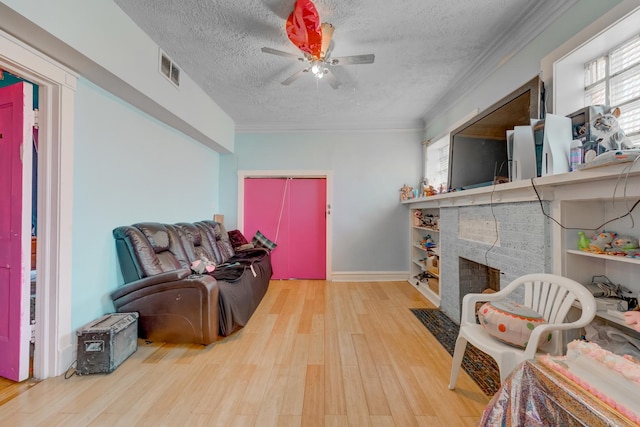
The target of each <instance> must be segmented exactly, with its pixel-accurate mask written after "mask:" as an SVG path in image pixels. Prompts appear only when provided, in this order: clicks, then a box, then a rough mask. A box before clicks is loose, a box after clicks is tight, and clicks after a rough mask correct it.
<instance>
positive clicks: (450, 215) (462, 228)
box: [440, 202, 553, 322]
mask: <svg viewBox="0 0 640 427" xmlns="http://www.w3.org/2000/svg"><path fill="white" fill-rule="evenodd" d="M544 206H545V210H546V211H548V210H549V206H548V203H547V202H544ZM550 236H551V225H550V221H549V220H548V219H547V218H545V217H544V215H543V214H542V212H541V210H540V205H539V203H538V202H517V203H499V204H494V205H493V206H491V205H478V206H460V207H441V208H440V251H441V254H442V256H441V259H440V275H441V283H440V286H441V290H440V309H441V310H442V311H443V312H444V313H445V314H446V315H447V316H449V317H450V318H451V319H452V320H454V321H455V322H460V309H461V306H462V298H463V297H464V295H466V294H467V293H470V292H471V293H477V292H482V291H483V290H484V289H486V288H491V287H493V288H496V289H501V288H503V287H504V286H506V285H507V284H508V283H509V282H511V281H512V280H514V279H515V278H517V277H519V276H522V275H524V274H529V273H549V272H551V271H552V269H553V265H552V259H551V237H550Z"/></svg>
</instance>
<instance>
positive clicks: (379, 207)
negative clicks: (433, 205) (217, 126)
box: [220, 131, 423, 273]
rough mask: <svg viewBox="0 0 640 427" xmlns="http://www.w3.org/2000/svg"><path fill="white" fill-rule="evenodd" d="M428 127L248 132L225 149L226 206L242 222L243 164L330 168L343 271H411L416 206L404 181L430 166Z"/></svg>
mask: <svg viewBox="0 0 640 427" xmlns="http://www.w3.org/2000/svg"><path fill="white" fill-rule="evenodd" d="M422 135H423V132H422V131H388V132H311V133H306V132H296V133H245V134H237V135H236V143H235V153H234V154H232V155H222V156H221V175H220V182H221V183H224V184H221V188H220V206H221V209H222V210H223V211H224V214H225V224H226V225H227V228H228V229H232V228H234V227H235V226H236V225H237V222H236V218H237V194H238V193H237V192H238V187H237V182H238V176H237V171H238V170H295V171H301V170H327V171H332V174H333V188H332V193H333V200H332V202H331V204H332V221H333V223H332V226H333V230H332V231H333V235H332V239H333V246H332V267H333V271H334V273H335V272H403V271H405V272H406V271H407V270H408V261H407V260H408V253H407V250H408V249H407V247H408V245H407V244H406V242H407V239H408V238H409V237H408V232H409V227H408V218H409V216H408V215H409V210H408V209H407V208H406V207H405V206H402V205H400V203H399V189H400V187H401V186H402V185H403V184H405V183H406V184H408V185H411V186H415V185H416V184H417V183H418V181H419V179H420V175H421V173H422V164H421V162H422V147H421V141H422Z"/></svg>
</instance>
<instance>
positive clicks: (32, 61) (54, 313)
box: [0, 31, 77, 379]
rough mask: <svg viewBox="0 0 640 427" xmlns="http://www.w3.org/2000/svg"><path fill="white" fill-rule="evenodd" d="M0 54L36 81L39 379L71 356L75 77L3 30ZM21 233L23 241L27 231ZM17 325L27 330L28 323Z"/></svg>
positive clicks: (1, 65)
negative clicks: (37, 109)
mask: <svg viewBox="0 0 640 427" xmlns="http://www.w3.org/2000/svg"><path fill="white" fill-rule="evenodd" d="M0 52H2V57H0V69H2V70H3V71H8V72H9V73H11V74H12V75H14V76H18V77H20V78H23V79H25V80H28V81H29V82H33V83H34V84H36V85H38V90H37V92H38V97H39V104H38V105H39V118H38V122H39V129H38V139H39V141H38V159H39V162H38V166H37V175H38V177H37V183H38V187H37V188H38V190H37V194H39V195H38V196H37V203H36V206H37V221H36V230H37V231H36V233H37V244H36V247H35V253H36V268H35V270H36V271H37V280H36V285H35V294H36V296H35V299H36V300H37V302H38V303H37V304H36V305H35V321H36V325H37V328H36V329H35V331H34V333H33V334H34V336H35V341H36V342H37V343H38V345H37V347H36V349H35V352H34V355H33V356H34V358H33V376H34V377H35V378H37V379H45V378H48V377H51V376H57V375H61V374H62V373H64V372H65V371H66V369H67V368H68V366H69V365H70V363H71V361H72V360H73V358H74V348H73V345H72V344H73V343H72V337H71V282H72V275H71V260H72V252H71V241H72V233H68V232H67V233H65V232H63V231H62V230H71V228H72V227H71V224H72V212H73V197H72V195H73V140H74V138H73V128H74V107H73V104H74V92H75V85H76V79H77V77H76V75H75V74H73V73H72V72H71V71H69V70H68V69H66V68H64V67H63V66H62V65H60V64H57V63H56V62H55V61H54V60H53V59H51V58H49V57H47V56H46V55H44V54H42V53H41V52H39V51H36V50H34V49H33V48H32V47H30V46H28V45H26V44H24V43H23V42H21V41H20V40H18V39H16V38H14V37H13V36H10V35H8V34H6V33H5V32H3V31H0ZM27 166H28V167H31V165H27ZM27 232H28V230H27ZM24 237H25V238H26V240H27V241H28V240H29V239H28V235H25V236H24ZM25 248H26V246H25ZM26 252H27V253H29V252H30V251H29V250H26ZM23 253H24V252H23ZM23 257H24V255H23ZM27 265H29V261H27ZM22 327H23V328H29V329H30V325H29V324H26V325H23V326H22ZM21 363H23V362H21ZM26 363H28V359H27V361H26Z"/></svg>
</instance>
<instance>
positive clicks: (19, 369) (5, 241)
mask: <svg viewBox="0 0 640 427" xmlns="http://www.w3.org/2000/svg"><path fill="white" fill-rule="evenodd" d="M32 92H33V89H32V86H31V85H30V84H28V83H17V84H14V85H11V86H7V87H4V88H0V197H1V198H2V203H0V376H2V377H5V378H9V379H11V380H14V381H22V380H25V379H27V378H28V376H29V339H30V327H29V318H30V315H29V312H30V310H29V287H30V283H29V282H30V275H29V270H30V264H31V257H30V253H31V248H30V234H31V233H30V229H31V219H30V215H31V191H30V188H31V175H30V172H31V170H30V168H29V167H27V168H26V170H25V168H23V167H22V166H23V164H27V165H31V157H32V156H31V135H32V126H33V113H32V107H31V105H32ZM30 113H31V114H30ZM25 189H29V191H25Z"/></svg>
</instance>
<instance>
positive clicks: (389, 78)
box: [115, 0, 540, 130]
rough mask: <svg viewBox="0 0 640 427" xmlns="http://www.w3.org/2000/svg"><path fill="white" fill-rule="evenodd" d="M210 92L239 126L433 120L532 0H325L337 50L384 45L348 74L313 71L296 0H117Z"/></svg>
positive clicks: (415, 124)
mask: <svg viewBox="0 0 640 427" xmlns="http://www.w3.org/2000/svg"><path fill="white" fill-rule="evenodd" d="M115 2H116V3H117V4H118V5H119V6H120V7H121V8H122V10H123V11H124V12H125V13H126V14H127V15H129V16H130V17H131V19H132V20H133V21H134V22H135V23H136V24H137V25H138V26H139V27H140V28H142V30H143V31H145V32H146V33H147V34H148V35H149V36H150V37H151V38H152V39H153V40H154V41H155V42H156V43H157V44H158V45H159V46H160V47H161V48H162V49H163V50H164V51H165V52H166V53H167V54H168V55H169V56H170V57H171V58H172V59H173V61H174V62H175V63H176V64H177V65H178V66H179V67H180V68H182V70H183V72H184V73H187V74H188V75H189V76H190V77H191V79H193V80H194V81H195V82H196V84H198V85H199V86H200V87H201V88H202V89H203V90H204V91H205V92H206V93H208V94H209V96H210V97H211V98H212V99H213V100H214V101H215V102H216V103H217V104H218V105H220V107H221V108H223V109H224V110H225V111H226V112H227V114H229V115H230V116H231V117H232V118H233V120H234V121H235V123H236V128H237V129H238V130H285V129H313V130H317V129H331V130H333V129H398V128H414V129H415V128H422V127H423V126H424V122H423V118H424V117H425V116H426V115H427V114H429V113H430V112H431V111H432V110H433V109H435V108H437V107H438V102H439V101H441V100H442V98H443V96H444V95H445V94H447V93H448V92H449V91H451V90H452V89H454V88H455V86H456V84H457V83H459V82H460V77H461V76H464V75H465V74H466V73H468V71H469V69H470V68H471V67H473V66H475V65H477V64H478V62H479V59H480V58H482V57H483V55H487V53H488V52H491V51H492V50H495V48H496V44H497V43H499V42H504V40H505V31H506V30H507V29H509V28H512V29H513V28H517V26H518V23H520V22H521V21H524V19H531V16H530V15H531V13H532V10H534V9H535V7H536V6H535V5H536V4H538V3H540V2H538V1H532V0H455V1H442V0H402V1H389V0H366V1H365V0H353V1H338V0H316V1H315V5H316V8H317V10H318V13H319V15H320V19H321V21H322V22H330V23H331V24H333V25H334V27H335V32H334V34H333V42H334V47H333V52H332V57H341V56H348V55H358V54H368V53H373V54H375V62H374V63H373V64H366V65H342V66H337V67H333V68H332V71H333V73H334V74H335V76H336V77H337V78H338V79H339V80H340V82H341V83H342V85H341V86H340V87H339V88H338V89H333V88H331V86H329V85H328V84H327V82H326V81H325V79H323V80H319V81H318V80H317V79H316V78H315V77H313V76H312V75H310V74H305V75H304V76H303V77H302V78H300V79H298V80H296V81H295V82H293V83H292V84H291V85H289V86H284V85H282V84H280V82H281V81H283V80H285V79H286V78H287V77H289V76H291V75H292V74H293V73H295V72H297V71H299V70H301V69H302V68H305V64H304V63H302V62H298V61H296V60H295V59H294V58H287V57H282V56H275V55H269V54H266V53H263V52H261V50H260V49H261V48H262V47H270V48H274V49H278V50H282V51H286V52H290V53H293V54H299V53H300V51H298V50H297V48H296V47H295V46H294V45H293V44H292V43H291V42H290V41H289V39H288V38H287V36H286V31H285V21H286V18H287V16H288V15H289V13H291V11H292V10H293V5H294V3H295V2H294V0H240V1H224V0H223V1H221V0H218V1H215V0H182V1H174V0H115Z"/></svg>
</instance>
